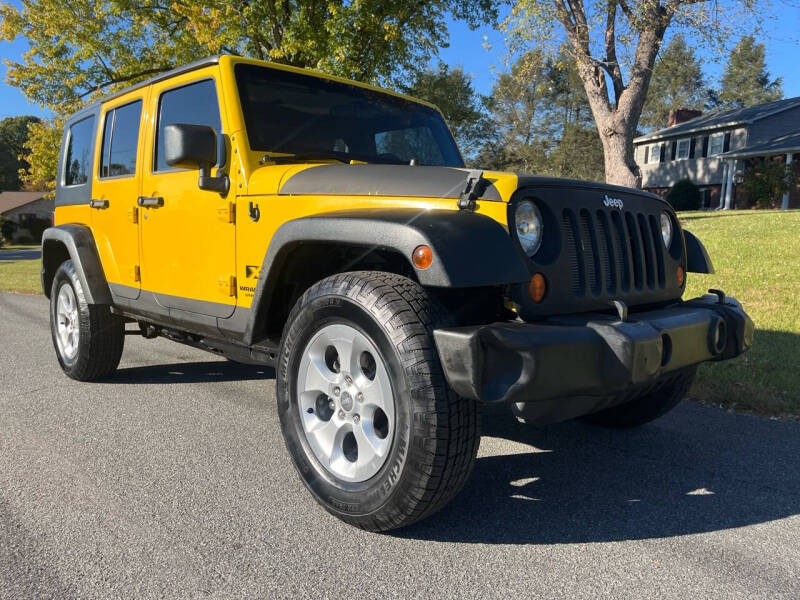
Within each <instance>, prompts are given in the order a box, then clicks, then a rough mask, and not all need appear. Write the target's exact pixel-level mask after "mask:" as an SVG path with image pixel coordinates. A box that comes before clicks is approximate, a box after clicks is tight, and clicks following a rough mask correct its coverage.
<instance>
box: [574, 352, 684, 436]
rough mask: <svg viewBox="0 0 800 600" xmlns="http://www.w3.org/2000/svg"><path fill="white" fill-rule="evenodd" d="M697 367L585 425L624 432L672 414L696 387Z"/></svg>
mask: <svg viewBox="0 0 800 600" xmlns="http://www.w3.org/2000/svg"><path fill="white" fill-rule="evenodd" d="M696 372H697V367H687V368H685V369H681V370H680V371H676V372H675V373H673V374H671V375H668V376H666V377H664V379H663V380H662V381H659V382H657V383H656V386H655V387H654V388H653V389H651V390H649V391H647V392H645V393H643V394H640V395H638V396H636V397H635V398H634V399H633V400H629V401H628V402H625V403H623V404H619V405H617V406H612V407H611V408H607V409H605V410H601V411H600V412H596V413H593V414H590V415H586V416H584V417H581V418H582V419H584V420H585V421H588V422H590V423H594V424H596V425H602V426H604V427H613V428H617V429H624V428H629V427H637V426H639V425H644V424H645V423H649V422H650V421H653V420H655V419H657V418H659V417H661V416H663V415H665V414H667V413H668V412H669V411H671V410H672V409H673V408H675V407H676V406H677V405H678V403H679V402H680V401H681V400H683V399H684V397H686V394H687V393H688V392H689V388H691V387H692V382H693V381H694V376H695V373H696Z"/></svg>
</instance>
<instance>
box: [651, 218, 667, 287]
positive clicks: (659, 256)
mask: <svg viewBox="0 0 800 600" xmlns="http://www.w3.org/2000/svg"><path fill="white" fill-rule="evenodd" d="M650 233H652V234H653V243H654V244H655V247H656V265H657V267H658V287H660V288H662V289H663V288H664V252H663V250H664V249H663V248H662V245H663V243H664V242H663V241H662V239H661V228H660V227H659V225H658V222H657V221H656V218H655V217H654V216H653V215H650Z"/></svg>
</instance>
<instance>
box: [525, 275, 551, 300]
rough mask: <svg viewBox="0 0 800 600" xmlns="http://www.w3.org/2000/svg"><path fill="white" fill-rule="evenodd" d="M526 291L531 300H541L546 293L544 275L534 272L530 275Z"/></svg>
mask: <svg viewBox="0 0 800 600" xmlns="http://www.w3.org/2000/svg"><path fill="white" fill-rule="evenodd" d="M528 293H529V294H530V296H531V300H533V301H534V302H541V301H542V298H544V295H545V293H547V282H546V281H545V279H544V275H542V274H541V273H536V274H534V276H533V277H531V283H530V285H528Z"/></svg>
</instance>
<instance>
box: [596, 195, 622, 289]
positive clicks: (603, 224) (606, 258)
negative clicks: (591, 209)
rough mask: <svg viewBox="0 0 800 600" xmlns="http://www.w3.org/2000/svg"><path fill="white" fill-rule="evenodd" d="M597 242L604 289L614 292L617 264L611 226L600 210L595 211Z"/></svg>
mask: <svg viewBox="0 0 800 600" xmlns="http://www.w3.org/2000/svg"><path fill="white" fill-rule="evenodd" d="M597 222H598V224H599V227H598V228H597V244H598V246H599V249H600V264H601V265H602V267H603V281H605V283H606V291H607V292H608V293H609V294H614V293H615V292H616V291H617V272H618V269H619V266H618V264H617V260H616V254H615V252H614V241H613V238H612V237H611V226H610V225H609V223H608V217H607V216H606V213H604V212H603V211H602V210H598V211H597Z"/></svg>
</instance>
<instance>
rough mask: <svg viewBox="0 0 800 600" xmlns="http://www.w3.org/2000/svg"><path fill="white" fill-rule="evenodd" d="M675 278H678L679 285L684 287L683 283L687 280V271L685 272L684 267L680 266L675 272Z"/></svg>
mask: <svg viewBox="0 0 800 600" xmlns="http://www.w3.org/2000/svg"><path fill="white" fill-rule="evenodd" d="M675 279H677V280H678V287H683V284H684V282H685V281H686V273H685V272H684V270H683V267H678V272H677V273H676V274H675Z"/></svg>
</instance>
